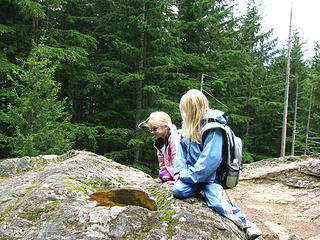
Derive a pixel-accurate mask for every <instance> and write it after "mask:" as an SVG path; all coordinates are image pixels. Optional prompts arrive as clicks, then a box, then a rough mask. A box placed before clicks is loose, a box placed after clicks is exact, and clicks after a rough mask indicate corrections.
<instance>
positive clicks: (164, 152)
mask: <svg viewBox="0 0 320 240" xmlns="http://www.w3.org/2000/svg"><path fill="white" fill-rule="evenodd" d="M145 122H147V125H148V127H149V130H150V132H151V133H152V134H153V135H154V136H155V137H156V141H155V142H154V144H153V146H154V147H155V149H156V150H157V156H158V161H159V168H160V171H159V175H158V177H159V178H160V179H161V180H162V181H163V182H166V183H168V184H174V175H173V165H174V164H173V160H174V157H175V155H176V152H177V147H178V145H179V141H180V135H179V134H178V132H177V130H176V127H175V125H174V124H172V121H171V118H170V116H169V115H168V114H167V113H165V112H153V113H151V114H150V116H149V117H148V118H147V120H145V121H144V122H142V123H140V124H139V125H141V124H143V123H145Z"/></svg>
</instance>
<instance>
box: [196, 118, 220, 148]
mask: <svg viewBox="0 0 320 240" xmlns="http://www.w3.org/2000/svg"><path fill="white" fill-rule="evenodd" d="M215 128H220V129H222V130H223V131H226V129H225V126H224V125H223V124H221V123H219V122H217V121H214V122H208V123H207V124H205V125H204V126H203V127H202V128H201V130H200V133H199V137H200V139H201V145H203V144H204V140H205V137H206V135H207V134H206V132H207V131H208V130H210V129H215Z"/></svg>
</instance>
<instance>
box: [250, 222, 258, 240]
mask: <svg viewBox="0 0 320 240" xmlns="http://www.w3.org/2000/svg"><path fill="white" fill-rule="evenodd" d="M247 226H248V228H246V237H247V239H248V240H254V239H256V238H257V237H260V236H261V234H262V232H261V230H260V229H259V228H258V226H257V225H256V224H254V223H252V222H248V223H247Z"/></svg>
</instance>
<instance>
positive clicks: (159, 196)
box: [147, 188, 172, 210]
mask: <svg viewBox="0 0 320 240" xmlns="http://www.w3.org/2000/svg"><path fill="white" fill-rule="evenodd" d="M147 190H148V191H150V195H151V197H153V198H155V199H156V201H157V205H158V209H159V210H163V209H165V208H166V207H167V206H168V204H169V203H170V202H171V201H172V194H171V191H170V190H169V191H167V192H160V191H157V190H156V189H155V188H148V189H147Z"/></svg>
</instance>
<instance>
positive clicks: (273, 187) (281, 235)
mask: <svg viewBox="0 0 320 240" xmlns="http://www.w3.org/2000/svg"><path fill="white" fill-rule="evenodd" d="M315 191H318V190H312V189H311V190H310V189H304V188H301V189H299V188H289V187H287V186H286V185H283V184H282V183H281V182H268V183H266V182H262V181H260V183H255V182H254V181H251V180H245V181H240V183H239V185H238V186H237V187H236V188H235V189H233V190H227V194H228V195H229V197H230V199H231V201H233V202H234V203H236V204H237V205H238V206H239V207H240V209H241V210H242V211H243V212H244V213H245V214H246V215H247V218H248V220H250V221H252V222H255V223H256V224H257V225H258V226H259V228H260V229H261V230H262V232H263V235H262V236H261V237H259V238H258V239H257V240H269V239H270V240H271V239H279V240H295V239H299V240H300V239H308V240H320V221H319V213H320V211H318V210H319V208H320V203H319V202H317V201H318V200H317V199H318V198H313V197H312V196H315V195H317V196H319V194H320V193H319V191H318V192H315ZM315 209H316V210H315Z"/></svg>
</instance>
